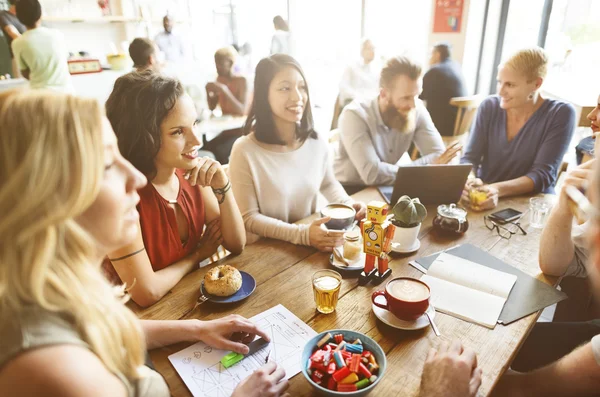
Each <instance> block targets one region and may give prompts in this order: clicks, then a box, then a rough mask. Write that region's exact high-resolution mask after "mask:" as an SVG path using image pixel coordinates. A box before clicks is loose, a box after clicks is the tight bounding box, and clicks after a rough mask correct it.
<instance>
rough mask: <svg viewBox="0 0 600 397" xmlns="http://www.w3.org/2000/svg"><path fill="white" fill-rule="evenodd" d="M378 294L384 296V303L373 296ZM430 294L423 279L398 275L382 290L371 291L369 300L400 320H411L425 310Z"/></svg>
mask: <svg viewBox="0 0 600 397" xmlns="http://www.w3.org/2000/svg"><path fill="white" fill-rule="evenodd" d="M379 296H382V297H384V298H385V304H382V303H380V302H377V301H376V299H375V298H377V297H379ZM430 296H431V290H430V289H429V286H428V285H427V284H425V283H424V282H423V281H421V280H417V279H415V278H410V277H398V278H395V279H392V280H390V281H389V282H388V283H387V284H386V285H385V289H384V290H383V291H375V292H373V295H371V301H372V302H373V304H374V305H375V306H377V307H380V308H382V309H385V310H387V311H389V312H391V313H392V314H393V315H394V316H396V317H398V318H399V319H400V320H405V321H413V320H416V319H417V318H419V317H421V316H422V315H423V313H425V312H426V311H427V308H428V307H429V298H430Z"/></svg>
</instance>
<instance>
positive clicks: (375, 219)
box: [358, 201, 396, 285]
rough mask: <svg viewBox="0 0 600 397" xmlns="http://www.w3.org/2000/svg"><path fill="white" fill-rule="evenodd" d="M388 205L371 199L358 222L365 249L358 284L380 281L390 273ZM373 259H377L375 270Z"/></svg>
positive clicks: (392, 232) (390, 230) (390, 240)
mask: <svg viewBox="0 0 600 397" xmlns="http://www.w3.org/2000/svg"><path fill="white" fill-rule="evenodd" d="M387 214H388V207H387V205H386V204H385V203H382V202H381V201H371V202H370V203H369V204H368V205H367V217H366V218H365V219H363V220H362V221H361V222H360V230H361V232H362V235H363V244H364V245H363V250H364V251H365V254H367V255H366V258H365V269H364V270H363V271H362V273H361V274H360V276H359V278H358V283H359V284H360V285H365V284H367V283H368V282H369V281H374V282H376V283H380V282H382V281H383V280H384V279H385V278H386V277H388V276H389V275H390V274H392V269H390V268H388V262H389V257H388V253H389V252H390V249H391V247H390V246H391V242H392V239H393V238H394V231H395V230H396V229H395V227H394V225H392V223H391V222H389V221H388V220H387ZM375 259H377V270H375Z"/></svg>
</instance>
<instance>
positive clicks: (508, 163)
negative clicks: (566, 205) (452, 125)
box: [460, 47, 575, 210]
mask: <svg viewBox="0 0 600 397" xmlns="http://www.w3.org/2000/svg"><path fill="white" fill-rule="evenodd" d="M547 66H548V57H547V55H546V52H545V51H544V50H543V49H541V48H539V47H533V48H527V49H523V50H520V51H517V52H516V53H514V54H512V55H511V56H510V57H509V58H508V59H507V60H505V61H504V62H503V63H502V64H501V65H500V67H499V69H498V95H492V96H490V97H488V98H486V99H485V100H484V101H483V102H482V103H481V105H479V109H478V110H477V116H476V119H475V123H474V124H473V127H472V128H471V135H470V137H469V143H468V144H467V147H466V150H465V152H464V155H463V157H462V158H461V160H460V161H461V163H464V164H468V163H471V164H473V170H474V172H475V175H476V177H477V178H475V179H472V180H469V181H467V184H466V186H465V189H464V191H463V201H464V202H465V203H466V204H467V205H470V206H471V207H472V208H473V209H474V210H487V209H492V208H495V207H496V206H497V205H498V199H499V198H501V197H508V196H515V195H519V194H536V193H553V192H554V184H555V183H556V178H557V173H558V169H559V167H560V165H561V162H562V159H563V156H564V154H565V152H566V151H567V148H568V146H569V143H570V142H571V138H572V136H573V131H574V129H575V109H574V108H573V105H571V104H568V103H565V102H561V101H557V100H553V99H546V98H543V97H542V95H541V94H540V88H541V86H542V83H543V82H544V78H545V77H546V70H547ZM484 184H485V185H484ZM472 188H477V189H480V190H482V191H484V192H486V194H487V197H486V198H485V199H484V200H483V201H482V202H477V203H471V201H470V198H469V191H470V190H471V189H472Z"/></svg>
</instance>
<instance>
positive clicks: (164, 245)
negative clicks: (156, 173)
mask: <svg viewBox="0 0 600 397" xmlns="http://www.w3.org/2000/svg"><path fill="white" fill-rule="evenodd" d="M175 175H177V178H178V179H179V192H178V193H177V204H178V205H179V207H180V208H181V211H183V214H184V216H185V218H186V219H187V223H188V239H187V241H186V242H185V243H182V242H181V239H180V238H179V230H178V228H177V219H176V216H175V209H174V208H172V207H171V206H170V205H169V202H168V201H167V200H165V199H164V198H163V197H162V196H161V195H160V194H159V193H158V192H157V191H156V189H155V188H154V186H153V185H152V183H148V184H147V185H146V186H144V187H143V188H141V189H140V190H139V191H138V193H139V195H140V202H139V204H138V205H137V209H138V212H139V213H140V226H141V229H142V239H143V240H144V247H145V248H146V252H147V253H148V258H150V263H151V264H152V269H154V271H158V270H161V269H164V268H165V267H167V266H169V265H171V264H173V263H175V262H177V261H178V260H180V259H182V258H183V257H185V256H187V255H189V254H190V253H191V252H192V251H194V250H195V249H196V247H197V246H198V243H199V242H200V237H201V236H202V231H203V230H204V223H205V219H204V218H205V216H204V201H203V199H202V194H201V193H200V189H198V186H192V185H190V183H189V182H188V181H187V180H186V179H184V178H183V171H180V170H177V171H176V172H175Z"/></svg>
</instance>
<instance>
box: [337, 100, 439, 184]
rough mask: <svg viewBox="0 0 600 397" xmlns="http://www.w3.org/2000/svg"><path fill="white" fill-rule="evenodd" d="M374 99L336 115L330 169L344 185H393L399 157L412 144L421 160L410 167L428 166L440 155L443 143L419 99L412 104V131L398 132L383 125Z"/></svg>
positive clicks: (356, 102) (377, 104) (351, 104)
mask: <svg viewBox="0 0 600 397" xmlns="http://www.w3.org/2000/svg"><path fill="white" fill-rule="evenodd" d="M378 98H379V97H376V98H375V99H372V100H371V101H369V102H359V101H353V102H351V103H350V104H349V105H348V106H346V107H345V108H344V110H343V111H342V114H341V116H340V122H339V127H338V128H339V131H340V140H339V142H338V146H337V147H336V148H335V156H334V160H333V168H334V170H335V176H336V178H337V180H338V181H340V182H341V183H343V184H346V185H368V186H373V185H393V184H394V181H395V180H396V174H397V173H398V167H400V158H401V157H402V155H403V154H404V153H405V152H406V151H407V150H408V149H409V148H410V144H411V143H412V142H413V141H414V143H415V145H416V146H417V149H419V152H420V153H421V154H422V155H423V157H421V158H419V159H417V160H415V161H414V162H412V164H414V165H424V164H429V163H431V162H432V161H433V160H435V159H436V158H437V157H439V155H440V154H441V153H443V152H444V150H445V147H444V142H443V141H442V137H441V136H440V133H439V132H438V131H437V129H436V128H435V126H434V125H433V121H431V116H429V112H427V109H426V108H425V106H424V105H423V102H422V101H421V100H417V102H416V110H415V111H416V123H415V129H414V130H413V131H408V132H400V131H397V130H395V129H392V128H389V127H388V126H386V125H385V124H384V123H383V119H382V118H381V113H380V112H379V103H378Z"/></svg>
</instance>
